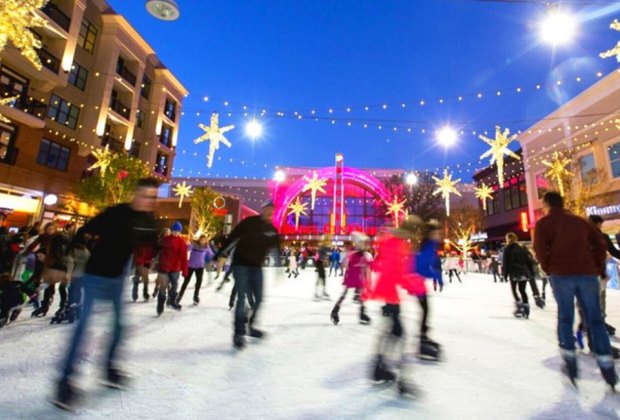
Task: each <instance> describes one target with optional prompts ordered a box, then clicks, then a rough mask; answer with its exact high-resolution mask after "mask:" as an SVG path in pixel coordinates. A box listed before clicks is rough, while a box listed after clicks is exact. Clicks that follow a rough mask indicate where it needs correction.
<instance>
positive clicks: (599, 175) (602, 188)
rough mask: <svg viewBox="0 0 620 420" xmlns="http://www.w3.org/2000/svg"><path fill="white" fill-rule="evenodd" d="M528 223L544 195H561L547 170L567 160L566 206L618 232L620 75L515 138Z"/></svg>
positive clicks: (538, 213) (604, 80) (603, 81)
mask: <svg viewBox="0 0 620 420" xmlns="http://www.w3.org/2000/svg"><path fill="white" fill-rule="evenodd" d="M519 141H520V142H521V145H522V147H523V159H524V164H525V180H526V186H527V195H528V198H529V200H528V213H529V220H530V221H531V222H532V223H533V222H535V221H536V220H538V219H539V218H540V217H541V216H542V214H543V208H542V201H541V198H542V195H543V194H544V193H545V192H546V191H549V190H559V186H558V182H557V180H556V178H554V177H550V176H549V174H548V166H547V165H546V164H545V162H547V163H552V162H553V161H554V159H555V155H554V153H555V152H557V153H558V155H557V156H558V157H559V158H561V159H567V163H568V164H567V165H566V167H565V169H566V170H567V172H568V175H567V178H568V179H569V180H570V183H567V184H566V191H565V200H568V201H572V202H573V203H575V204H573V206H574V207H575V208H576V209H577V210H576V211H577V212H578V213H581V215H583V216H585V215H587V214H600V215H601V216H603V217H604V218H605V219H607V222H606V223H605V225H604V228H605V229H607V231H608V232H610V233H612V232H613V233H616V232H618V230H619V229H620V206H619V204H620V70H616V71H614V72H612V73H611V74H609V75H607V76H606V77H604V78H602V79H601V80H599V81H598V82H597V83H596V84H594V85H593V86H591V87H590V88H589V89H587V90H586V91H584V92H582V93H581V94H580V95H578V96H576V97H575V98H574V99H572V100H571V101H570V102H568V103H566V104H565V105H563V106H562V107H560V108H559V109H557V110H556V111H555V112H553V113H551V114H550V115H548V116H547V117H546V118H544V119H543V120H541V121H539V122H538V123H536V124H535V125H533V126H532V127H531V128H529V129H528V130H526V131H524V132H523V133H522V134H521V135H520V136H519Z"/></svg>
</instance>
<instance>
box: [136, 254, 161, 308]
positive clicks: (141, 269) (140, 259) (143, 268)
mask: <svg viewBox="0 0 620 420" xmlns="http://www.w3.org/2000/svg"><path fill="white" fill-rule="evenodd" d="M156 253H157V248H156V246H155V245H154V244H140V245H138V246H137V247H136V249H134V251H133V262H134V265H135V266H136V271H135V273H134V276H133V279H132V280H133V287H132V289H131V298H132V300H133V301H134V302H135V301H137V300H138V286H140V282H141V281H142V284H143V285H144V287H143V289H142V297H143V298H144V301H145V302H147V301H148V300H149V298H150V297H151V295H149V273H150V271H151V265H152V264H153V259H154V258H155V254H156Z"/></svg>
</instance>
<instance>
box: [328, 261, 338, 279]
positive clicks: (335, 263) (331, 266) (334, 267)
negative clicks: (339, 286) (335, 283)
mask: <svg viewBox="0 0 620 420" xmlns="http://www.w3.org/2000/svg"><path fill="white" fill-rule="evenodd" d="M338 267H340V262H339V261H331V262H330V263H329V275H330V276H331V275H332V271H333V272H334V273H335V274H336V275H338Z"/></svg>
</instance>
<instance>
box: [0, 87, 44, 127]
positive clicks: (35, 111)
mask: <svg viewBox="0 0 620 420" xmlns="http://www.w3.org/2000/svg"><path fill="white" fill-rule="evenodd" d="M11 96H17V99H15V100H14V101H13V102H12V103H11V104H10V106H12V107H13V108H16V109H19V110H21V111H24V112H26V113H27V114H30V115H32V116H34V117H37V118H38V119H40V120H45V116H46V114H47V104H45V103H42V102H39V101H37V100H36V99H34V98H31V97H29V96H28V95H26V94H25V93H20V92H15V91H13V90H12V89H10V88H9V87H8V86H2V85H0V97H2V98H6V97H11Z"/></svg>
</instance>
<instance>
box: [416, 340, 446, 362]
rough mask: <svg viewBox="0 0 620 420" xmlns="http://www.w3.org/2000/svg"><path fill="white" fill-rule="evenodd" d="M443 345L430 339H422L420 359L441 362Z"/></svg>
mask: <svg viewBox="0 0 620 420" xmlns="http://www.w3.org/2000/svg"><path fill="white" fill-rule="evenodd" d="M440 355H441V345H440V344H439V343H437V342H435V341H433V340H431V339H430V338H428V337H422V338H421V339H420V351H419V354H418V357H419V358H420V359H422V360H431V361H435V362H437V361H439V359H440Z"/></svg>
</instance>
